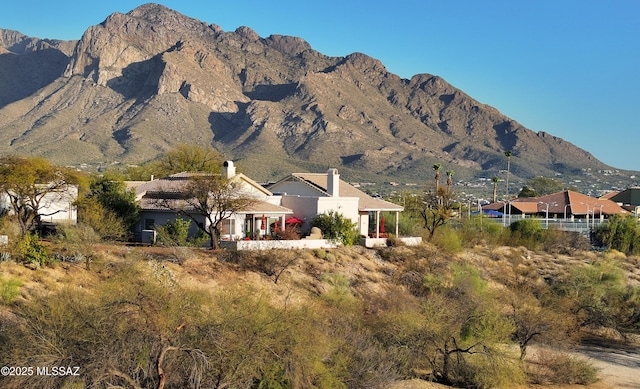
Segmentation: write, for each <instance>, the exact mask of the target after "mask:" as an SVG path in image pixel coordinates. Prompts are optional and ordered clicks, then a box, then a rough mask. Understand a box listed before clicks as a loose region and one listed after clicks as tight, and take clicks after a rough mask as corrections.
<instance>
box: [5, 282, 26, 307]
mask: <svg viewBox="0 0 640 389" xmlns="http://www.w3.org/2000/svg"><path fill="white" fill-rule="evenodd" d="M21 286H22V281H21V280H19V279H17V278H9V279H4V278H0V301H2V302H3V303H4V304H11V303H12V302H13V301H14V300H15V299H16V297H18V296H19V295H20V287H21Z"/></svg>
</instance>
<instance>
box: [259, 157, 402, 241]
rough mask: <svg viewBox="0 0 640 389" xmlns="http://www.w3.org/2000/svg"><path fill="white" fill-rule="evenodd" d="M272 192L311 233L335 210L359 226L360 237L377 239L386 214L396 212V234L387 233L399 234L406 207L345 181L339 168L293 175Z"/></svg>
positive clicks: (271, 186)
mask: <svg viewBox="0 0 640 389" xmlns="http://www.w3.org/2000/svg"><path fill="white" fill-rule="evenodd" d="M269 190H271V191H272V192H273V193H276V194H278V196H280V197H281V198H282V203H281V204H282V205H283V206H284V207H287V208H289V209H291V210H293V212H294V215H295V216H296V217H297V218H299V219H301V220H303V221H304V224H303V231H309V229H310V227H311V225H310V223H311V220H312V219H313V218H314V217H315V216H317V215H320V214H323V213H326V212H329V211H335V212H338V213H341V214H342V215H343V216H345V217H347V218H349V219H351V220H352V221H353V222H354V223H356V224H357V226H358V231H359V233H360V235H364V236H373V237H377V236H379V235H380V233H381V230H383V229H382V212H393V213H395V214H396V218H395V220H396V226H395V231H387V232H392V233H395V234H396V235H398V219H399V218H398V214H399V213H400V212H402V211H403V207H401V206H399V205H397V204H393V203H390V202H388V201H384V200H381V199H376V198H373V197H371V196H369V195H367V194H366V193H364V192H362V191H360V190H359V189H357V188H355V187H354V186H352V185H350V184H349V183H347V182H345V181H343V180H341V179H340V174H339V173H338V170H337V169H329V170H327V172H326V173H293V174H291V175H289V176H287V177H285V178H283V179H281V180H279V181H277V182H276V183H274V184H272V185H270V186H269Z"/></svg>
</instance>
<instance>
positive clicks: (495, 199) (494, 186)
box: [491, 176, 500, 203]
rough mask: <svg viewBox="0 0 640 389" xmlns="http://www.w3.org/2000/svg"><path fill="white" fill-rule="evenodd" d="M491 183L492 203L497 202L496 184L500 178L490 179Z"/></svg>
mask: <svg viewBox="0 0 640 389" xmlns="http://www.w3.org/2000/svg"><path fill="white" fill-rule="evenodd" d="M491 181H493V202H494V203H496V202H498V182H500V177H497V176H496V177H493V178H492V179H491Z"/></svg>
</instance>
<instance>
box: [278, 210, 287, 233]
mask: <svg viewBox="0 0 640 389" xmlns="http://www.w3.org/2000/svg"><path fill="white" fill-rule="evenodd" d="M286 220H287V215H285V214H282V215H280V230H281V231H286V229H287V226H286V225H285V224H284V222H285V221H286Z"/></svg>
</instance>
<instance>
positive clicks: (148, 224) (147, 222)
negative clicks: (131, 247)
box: [144, 219, 156, 230]
mask: <svg viewBox="0 0 640 389" xmlns="http://www.w3.org/2000/svg"><path fill="white" fill-rule="evenodd" d="M155 227H156V220H155V219H144V229H145V230H153V229H154V228H155Z"/></svg>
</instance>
